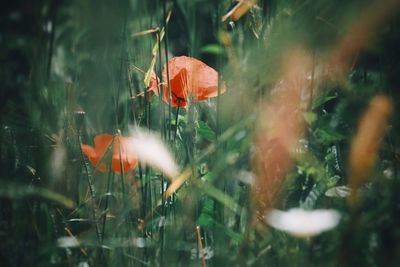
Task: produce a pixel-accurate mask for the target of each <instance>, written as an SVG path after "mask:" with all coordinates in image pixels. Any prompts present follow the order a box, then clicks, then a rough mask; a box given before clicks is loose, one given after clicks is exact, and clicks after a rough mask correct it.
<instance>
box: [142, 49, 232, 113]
mask: <svg viewBox="0 0 400 267" xmlns="http://www.w3.org/2000/svg"><path fill="white" fill-rule="evenodd" d="M168 69H169V83H170V90H171V106H172V107H178V106H179V107H184V108H185V107H187V104H188V101H189V95H191V96H192V97H193V99H194V100H195V101H202V100H207V99H209V98H211V97H216V96H217V95H218V72H217V71H216V70H214V69H213V68H211V67H210V66H208V65H206V64H205V63H203V62H201V61H200V60H198V59H195V58H192V57H187V56H180V57H174V58H172V59H170V60H169V61H168ZM162 76H163V81H167V68H166V65H164V68H163V72H162ZM149 87H150V89H151V90H152V91H153V92H154V93H155V94H156V95H158V90H157V85H156V78H155V77H154V78H152V81H151V82H150V86H149ZM225 91H226V88H225V86H224V85H223V86H222V87H221V93H224V92H225ZM163 95H164V102H166V103H168V84H167V82H164V84H163Z"/></svg>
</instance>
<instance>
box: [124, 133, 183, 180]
mask: <svg viewBox="0 0 400 267" xmlns="http://www.w3.org/2000/svg"><path fill="white" fill-rule="evenodd" d="M132 136H133V139H134V140H133V141H132V142H131V146H132V147H131V148H132V151H134V152H135V153H136V154H137V155H138V158H139V160H140V161H141V162H143V163H146V164H148V165H150V166H151V167H153V168H156V169H158V170H160V171H162V172H163V173H164V174H165V175H166V176H168V177H169V178H170V179H174V178H175V177H176V176H177V175H178V174H179V168H178V165H177V164H176V163H175V160H174V158H173V157H172V156H171V153H170V152H169V150H168V148H167V146H166V145H165V144H164V143H163V142H162V140H161V138H160V137H159V136H158V135H156V134H154V133H149V132H147V131H144V130H140V129H135V130H134V131H133V132H132Z"/></svg>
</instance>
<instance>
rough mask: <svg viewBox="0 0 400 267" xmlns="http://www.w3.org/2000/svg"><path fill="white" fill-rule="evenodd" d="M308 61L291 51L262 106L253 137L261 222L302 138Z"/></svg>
mask: <svg viewBox="0 0 400 267" xmlns="http://www.w3.org/2000/svg"><path fill="white" fill-rule="evenodd" d="M311 69H312V60H311V57H310V56H309V55H308V54H306V53H305V52H304V51H303V50H301V49H297V50H292V51H291V52H290V53H289V54H288V56H287V58H286V59H285V61H284V66H283V69H282V75H281V79H280V81H279V82H278V84H277V85H276V86H275V88H274V89H273V91H272V93H271V98H270V101H268V102H265V103H264V104H263V106H262V112H261V114H260V117H259V120H258V122H259V129H258V130H257V133H256V152H255V161H254V165H255V171H256V174H257V179H256V182H255V186H254V192H253V197H254V201H253V204H254V209H255V211H256V216H257V217H258V218H261V217H262V216H263V215H264V214H265V213H266V212H267V211H268V210H269V209H271V208H273V207H274V206H275V204H276V202H277V201H278V199H279V195H280V191H281V185H282V182H283V180H284V177H285V176H286V174H287V173H288V171H289V169H290V167H291V163H292V152H293V151H294V149H295V147H296V146H297V142H298V140H299V138H300V137H301V136H302V135H303V129H304V122H303V110H302V109H301V106H302V98H301V95H302V91H303V90H309V88H310V83H311V81H310V80H309V79H307V76H308V75H309V73H310V71H311Z"/></svg>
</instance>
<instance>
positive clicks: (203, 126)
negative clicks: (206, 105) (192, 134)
mask: <svg viewBox="0 0 400 267" xmlns="http://www.w3.org/2000/svg"><path fill="white" fill-rule="evenodd" d="M197 133H198V134H199V135H200V136H201V137H202V138H204V139H206V140H208V141H211V142H213V141H215V138H216V135H215V132H214V131H213V130H212V129H211V128H210V127H209V126H208V125H207V123H205V122H204V121H199V122H198V129H197Z"/></svg>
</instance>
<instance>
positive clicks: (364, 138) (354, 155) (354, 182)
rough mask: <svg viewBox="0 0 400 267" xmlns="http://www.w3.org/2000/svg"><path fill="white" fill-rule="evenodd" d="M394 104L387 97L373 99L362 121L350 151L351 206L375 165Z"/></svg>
mask: <svg viewBox="0 0 400 267" xmlns="http://www.w3.org/2000/svg"><path fill="white" fill-rule="evenodd" d="M391 112H392V102H391V101H390V99H389V98H388V97H386V96H375V97H374V98H372V100H371V102H370V104H369V108H368V110H367V111H366V112H365V114H364V115H363V117H362V118H361V120H360V124H359V126H358V130H357V133H356V135H355V137H354V139H353V142H352V144H351V150H350V170H349V175H350V184H351V188H352V190H351V194H350V196H349V202H350V204H351V205H354V204H356V202H357V189H358V188H359V187H360V186H361V185H362V184H364V183H365V182H366V179H367V176H368V173H369V172H370V171H371V169H372V168H373V166H374V165H375V162H376V158H377V153H378V149H379V146H380V144H381V141H382V138H383V136H384V133H385V127H386V124H387V120H388V118H389V115H390V113H391Z"/></svg>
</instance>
